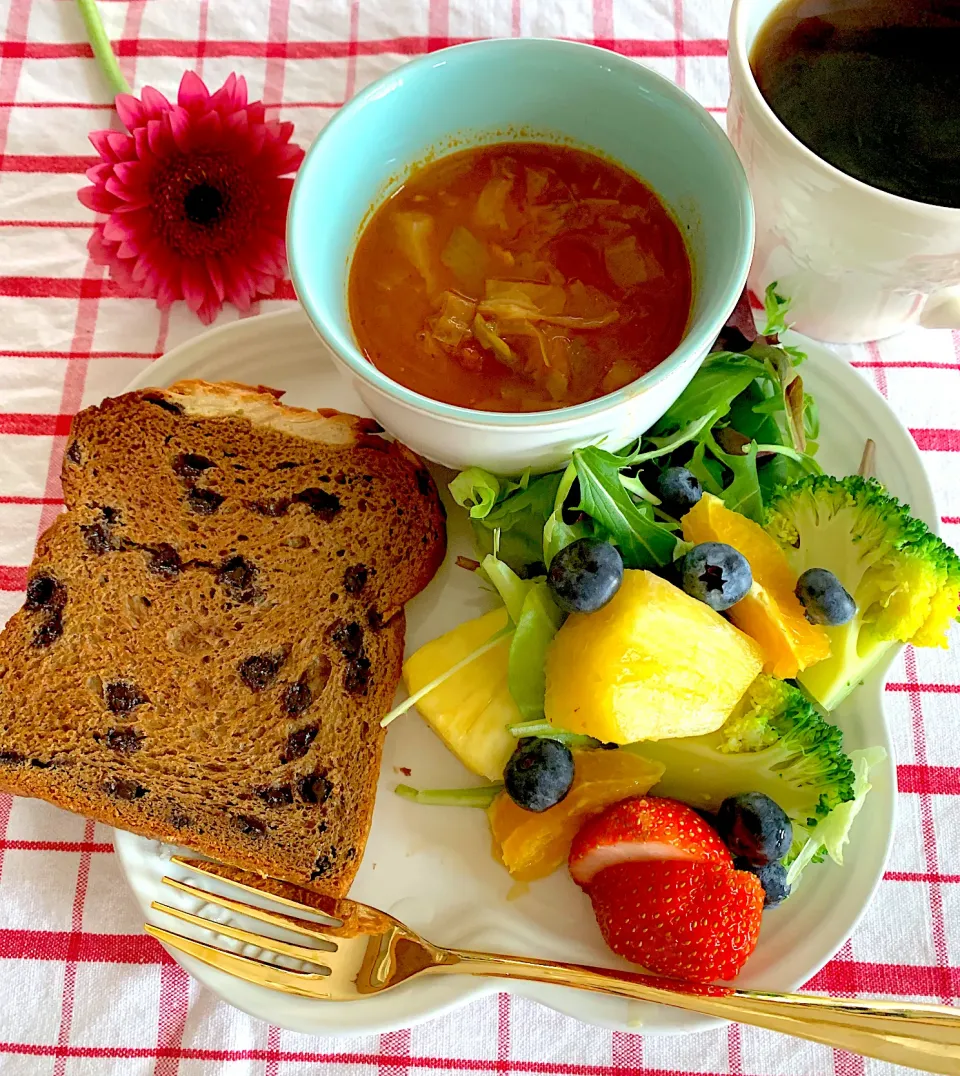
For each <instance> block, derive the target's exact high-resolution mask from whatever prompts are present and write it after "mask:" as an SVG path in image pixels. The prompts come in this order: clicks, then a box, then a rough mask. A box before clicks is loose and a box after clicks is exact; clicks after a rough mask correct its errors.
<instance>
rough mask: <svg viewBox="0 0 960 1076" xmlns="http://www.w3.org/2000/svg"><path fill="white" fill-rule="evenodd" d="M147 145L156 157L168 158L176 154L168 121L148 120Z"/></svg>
mask: <svg viewBox="0 0 960 1076" xmlns="http://www.w3.org/2000/svg"><path fill="white" fill-rule="evenodd" d="M147 144H148V145H149V146H150V149H151V150H152V151H153V153H154V154H156V156H157V157H161V158H163V157H170V156H172V155H173V154H174V153H175V152H176V149H177V147H176V145H175V144H174V141H173V136H172V135H171V134H170V121H169V119H159V120H150V122H149V123H148V124H147Z"/></svg>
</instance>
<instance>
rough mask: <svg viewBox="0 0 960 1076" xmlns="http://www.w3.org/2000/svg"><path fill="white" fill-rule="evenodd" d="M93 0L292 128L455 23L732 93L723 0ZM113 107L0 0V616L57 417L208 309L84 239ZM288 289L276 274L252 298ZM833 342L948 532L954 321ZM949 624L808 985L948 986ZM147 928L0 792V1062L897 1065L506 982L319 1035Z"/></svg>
mask: <svg viewBox="0 0 960 1076" xmlns="http://www.w3.org/2000/svg"><path fill="white" fill-rule="evenodd" d="M101 10H102V12H103V16H104V19H105V22H106V25H107V29H108V32H109V34H110V37H111V39H112V40H113V41H114V43H115V46H116V51H117V53H118V55H119V57H120V64H121V67H122V69H123V71H124V74H125V75H126V77H127V78H128V79H129V81H130V82H131V84H132V85H133V87H134V89H135V90H139V89H140V88H142V87H143V86H144V85H147V84H149V85H153V86H157V87H158V88H160V89H161V90H163V91H164V92H166V93H168V94H173V93H175V91H176V87H177V85H178V83H179V80H180V76H181V74H182V72H183V70H184V69H185V68H189V67H193V68H195V69H196V70H197V71H198V72H199V73H200V74H201V76H202V77H203V78H205V79H206V80H207V81H208V82H209V84H210V85H211V86H216V85H219V84H220V83H221V82H222V81H223V79H224V78H225V77H226V75H227V74H228V73H229V72H230V71H234V70H236V71H237V72H239V73H242V74H243V75H245V76H246V78H247V80H248V82H249V84H250V90H251V97H260V96H262V97H263V99H264V100H265V101H266V103H267V104H268V105H272V106H276V107H278V108H279V112H280V115H281V117H282V118H283V119H287V120H292V121H293V122H294V123H295V124H296V135H295V138H296V140H297V141H298V142H299V143H300V144H301V145H303V146H306V145H307V144H309V142H310V141H311V140H312V138H313V137H314V135H315V134H316V133H317V131H319V130H320V128H321V127H322V126H323V125H324V123H326V121H327V119H328V118H329V117H330V116H331V114H332V113H333V110H334V109H336V108H337V107H338V105H340V104H341V103H342V102H343V101H344V100H346V99H347V98H349V97H350V96H351V94H353V93H354V91H355V90H356V89H357V88H358V87H361V86H363V85H365V84H366V83H368V82H369V81H371V80H372V79H374V78H376V77H377V76H379V75H381V74H383V73H384V72H385V71H387V70H389V69H390V68H392V67H394V66H395V65H397V64H399V63H402V62H403V61H404V60H406V59H407V58H409V57H411V56H415V55H418V54H420V53H422V52H424V51H427V50H432V49H437V48H441V47H443V46H445V45H448V44H452V43H455V42H459V41H464V40H470V39H472V38H476V37H488V36H509V35H514V36H515V35H519V34H529V35H538V36H562V37H570V38H576V39H578V40H585V41H590V42H594V43H596V44H599V45H604V46H606V47H609V48H612V49H614V50H616V51H617V52H621V53H623V54H625V55H627V56H631V57H634V58H636V60H637V61H638V62H640V63H644V64H648V65H649V66H651V67H653V68H654V69H656V70H657V71H659V72H661V73H662V74H664V75H667V76H668V77H670V78H673V79H675V80H676V81H677V82H679V83H680V84H681V85H685V86H686V87H687V89H688V90H690V91H691V92H692V93H693V94H694V95H695V96H696V97H698V98H699V99H700V101H702V103H703V104H704V105H706V106H707V107H708V108H709V109H710V110H711V111H712V112H714V113H716V114H717V118H718V119H719V120H721V121H722V119H723V111H724V104H725V101H726V96H727V68H726V41H725V37H726V22H727V15H728V10H729V3H727V2H723V0H243V2H242V3H237V2H232V0H104V2H103V3H102V4H101ZM111 118H112V117H111V107H110V97H109V92H108V90H107V88H106V86H105V84H104V82H103V80H102V79H101V77H100V75H99V73H98V70H97V67H96V65H95V64H94V62H93V59H92V54H91V51H90V49H89V47H88V45H87V44H86V40H85V36H84V31H83V26H82V24H81V21H80V18H79V15H78V13H77V11H76V8H75V6H74V4H73V3H72V2H70V0H0V619H5V618H6V617H7V616H9V615H10V613H12V612H13V611H14V609H16V608H17V607H18V606H19V605H20V603H21V602H22V600H23V590H24V586H25V579H26V570H27V565H28V564H29V562H30V558H31V554H32V551H33V546H34V542H35V540H36V538H37V535H38V534H39V533H40V532H41V531H42V530H43V529H44V528H45V527H47V526H48V524H49V523H50V522H51V520H52V519H53V518H54V516H55V515H56V513H57V512H58V511H59V509H60V504H61V501H60V483H59V479H58V475H59V471H60V460H61V455H62V452H63V448H64V443H65V438H66V434H67V430H68V427H69V424H70V418H71V416H72V415H73V414H74V413H75V412H76V411H77V410H79V409H80V408H82V407H85V406H87V405H88V404H92V403H95V402H97V401H99V400H100V399H101V398H102V397H103V396H106V395H110V394H113V393H116V392H119V391H120V390H122V389H123V387H124V386H125V385H126V384H127V383H128V382H129V381H130V379H131V378H132V377H133V376H134V375H135V374H137V373H139V372H140V371H141V370H142V369H143V368H144V367H145V366H147V365H148V364H149V363H150V362H151V361H152V360H153V359H155V358H156V357H157V356H159V355H161V354H162V353H163V352H164V351H165V350H167V349H168V348H170V347H171V346H173V345H174V344H177V343H179V342H180V341H181V340H184V339H187V338H189V337H191V336H193V335H194V334H196V333H198V332H200V331H201V325H200V324H199V322H198V321H197V320H196V319H195V318H194V317H193V316H192V315H191V314H190V313H189V312H188V311H186V310H185V309H184V308H183V304H177V306H176V307H175V308H174V309H173V310H172V311H170V312H168V313H166V314H161V313H160V312H158V311H157V309H156V308H155V306H154V305H153V303H152V302H151V301H149V300H144V299H129V298H125V297H124V296H123V294H122V293H121V292H120V291H119V290H118V289H117V288H116V287H115V286H114V285H113V284H111V283H110V282H109V281H108V280H106V279H105V277H104V273H103V272H102V271H101V269H100V268H98V267H96V266H94V265H93V264H92V263H91V262H90V260H89V259H88V257H87V250H86V243H87V238H88V236H89V234H90V230H91V224H92V221H93V217H92V215H91V214H90V213H89V212H88V211H87V210H85V209H84V208H83V207H82V206H81V205H80V203H79V202H78V201H77V197H76V191H77V188H78V187H79V186H81V185H82V184H83V183H84V179H83V172H84V170H85V169H86V168H88V167H89V166H90V165H91V164H93V163H94V158H93V157H92V150H91V147H90V145H89V143H88V141H87V132H88V131H89V130H92V129H97V128H102V127H105V126H108V125H109V124H110V122H111ZM114 123H116V120H115V118H114ZM292 302H293V293H292V290H291V288H290V285H289V284H286V285H285V286H283V287H281V289H280V290H279V294H278V296H277V298H275V299H272V300H270V301H265V302H263V303H261V304H259V306H260V308H261V309H263V310H266V309H277V308H279V307H281V306H284V305H291V304H292ZM253 313H257V310H256V309H254V311H253ZM236 316H237V315H236V312H235V311H233V310H232V309H231V310H226V311H224V313H223V314H222V315H221V318H220V321H221V322H222V321H227V320H229V319H231V318H233V317H236ZM843 350H844V352H845V354H846V356H847V357H848V358H849V359H850V360H851V361H852V362H853V364H854V365H855V366H857V367H859V368H860V369H861V370H862V372H863V375H864V377H866V378H868V379H871V380H872V381H873V382H874V384H876V386H877V387H878V388H879V389H880V391H881V392H882V393H884V395H886V396H887V397H888V399H889V400H890V401H891V403H892V405H893V407H894V408H895V409H896V411H897V412H898V413H899V415H900V416H901V418H902V419H903V421H904V422H905V423H906V424H907V425H908V426H909V427H910V429H911V431H912V433H913V435H914V438H915V439H916V441H917V444H918V445H919V446H920V448H921V449H922V450H923V453H924V460H925V462H926V465H927V468H928V470H929V472H930V474H931V476H932V479H933V483H934V486H935V489H936V493H937V497H938V503H939V507H940V511H941V512H942V513H943V522H944V533H945V536H946V537H947V539H948V540H951V539H952V540H953V541H954V542H960V483H958V482H957V481H956V464H955V460H956V459H957V458H958V457H957V456H956V455H954V453H956V452H958V451H960V417H958V415H960V408H958V405H960V335H958V334H952V335H951V334H950V333H948V332H939V333H932V332H923V331H921V330H917V331H914V332H910V333H908V334H906V335H904V336H901V337H899V338H896V339H894V340H890V341H885V342H883V343H881V344H879V345H876V344H874V345H868V346H866V347H863V348H852V347H851V348H847V349H843ZM954 646H955V648H956V649H955V651H954V653H953V654H944V653H943V652H942V651H936V652H933V651H918V652H916V653H914V652H912V651H910V650H908V651H907V652H906V654H905V655H904V656H903V658H902V659H901V660H900V662H899V664H898V666H897V668H896V669H895V670H894V672H893V675H892V677H891V682H890V683H889V684H888V686H887V691H888V706H889V714H890V717H891V719H892V725H893V729H892V731H893V737H894V742H895V746H896V750H897V758H898V778H899V788H900V797H899V804H898V808H899V827H898V833H897V838H896V841H895V844H894V848H893V854H892V858H891V862H890V864H889V870H888V871H887V874H886V877H885V880H884V882H883V884H882V886H881V888H880V892H879V895H878V896H877V898H876V900H875V901H874V903H873V905H872V906H871V908H870V909H869V911H868V912H867V915H866V918H865V919H864V921H863V923H862V925H861V926H860V928H859V930H858V931H857V933H856V935H855V936H854V937H853V938H852V939H851V940H850V941H849V942H847V944H846V945H845V946H844V947H843V949H842V950H841V951H840V953H839V954H838V956H837V958H836V959H835V960H833V961H832V962H831V963H830V964H829V965H828V966H827V967H826V968H825V969H824V970H823V971H822V972H821V973H820V974H819V975H817V976H816V977H815V978H814V980H813V981H812V982H811V983H810V984H809V985H810V987H811V989H815V990H821V991H828V992H830V993H835V994H837V995H851V994H858V993H862V994H874V995H881V996H883V995H887V996H891V995H893V996H903V997H909V998H915V999H918V1000H921V999H922V1000H938V1001H943V1002H948V1003H949V1002H951V1001H954V1002H956V1001H957V1000H958V999H960V736H958V734H957V725H958V722H957V717H958V715H960V698H958V696H960V638H957V639H955V641H954ZM141 926H142V922H141V917H140V915H139V913H138V912H137V910H136V908H135V906H134V903H133V900H132V899H131V897H130V895H129V893H128V892H127V889H126V886H125V884H124V882H123V880H122V878H121V875H120V871H119V869H118V867H117V863H116V858H115V856H114V854H113V846H112V844H111V841H110V833H109V831H108V830H107V829H105V828H102V827H100V826H97V825H94V824H93V823H92V822H85V821H84V820H83V819H81V818H77V817H74V816H73V815H69V814H65V813H63V812H60V811H57V810H55V809H54V808H52V807H49V806H46V805H45V804H41V803H36V802H33V801H28V800H22V799H18V800H15V801H11V799H10V798H9V797H6V796H0V1074H2V1076H14V1074H16V1076H41V1074H42V1076H48V1074H53V1076H214V1074H218V1076H219V1074H223V1076H227V1074H229V1076H301V1074H302V1076H306V1074H308V1073H309V1074H310V1076H333V1074H335V1073H336V1074H354V1073H357V1074H365V1073H369V1074H371V1076H373V1074H376V1073H380V1074H389V1076H407V1074H409V1076H425V1074H427V1073H435V1072H441V1073H466V1072H476V1073H500V1074H520V1073H533V1074H548V1073H549V1074H557V1076H566V1074H569V1076H574V1074H582V1076H614V1074H621V1073H648V1072H649V1073H656V1074H663V1076H665V1074H667V1073H669V1074H671V1076H672V1074H684V1073H693V1072H697V1073H717V1074H720V1073H729V1074H738V1076H739V1074H751V1076H775V1074H784V1076H786V1074H791V1076H793V1074H796V1076H800V1074H802V1076H828V1074H829V1076H832V1074H836V1076H857V1074H860V1073H870V1074H880V1073H886V1072H887V1071H888V1070H890V1071H891V1072H892V1071H893V1066H886V1065H883V1064H880V1063H877V1062H871V1061H867V1062H864V1061H862V1060H861V1059H859V1058H855V1057H852V1056H851V1055H848V1054H841V1053H837V1052H834V1051H831V1050H829V1049H827V1048H825V1047H821V1046H816V1045H806V1044H802V1043H798V1042H797V1041H795V1040H788V1039H785V1038H782V1037H777V1036H774V1035H771V1034H766V1033H763V1032H759V1031H755V1030H752V1029H749V1028H742V1027H736V1026H733V1027H730V1028H728V1029H726V1030H723V1031H716V1032H708V1033H705V1034H702V1035H694V1036H687V1037H680V1038H647V1039H643V1038H641V1037H639V1036H633V1035H626V1034H618V1033H614V1034H611V1033H610V1032H607V1031H602V1030H599V1029H596V1028H592V1027H587V1026H584V1025H581V1024H578V1023H576V1022H574V1021H572V1020H569V1019H566V1018H564V1017H561V1016H559V1015H557V1014H555V1013H553V1012H551V1011H549V1010H547V1009H541V1008H539V1007H537V1006H534V1005H533V1004H531V1003H528V1002H526V1001H522V1000H516V999H510V998H508V997H507V996H506V995H501V996H500V997H499V999H498V998H496V997H490V998H488V999H486V1000H484V1001H481V1002H478V1003H476V1004H474V1005H472V1006H470V1007H469V1008H467V1009H464V1010H461V1011H460V1012H458V1013H456V1014H454V1015H452V1016H449V1017H447V1018H446V1019H443V1020H438V1021H435V1022H432V1023H428V1024H425V1025H423V1026H420V1027H418V1028H415V1029H413V1030H410V1031H399V1032H395V1033H392V1034H387V1035H382V1036H379V1037H376V1036H374V1037H369V1038H357V1039H344V1040H338V1041H320V1040H317V1039H312V1038H310V1037H307V1036H303V1035H295V1034H291V1033H288V1032H286V1031H281V1030H279V1029H278V1028H276V1027H268V1026H267V1025H265V1024H263V1023H260V1022H258V1021H256V1020H253V1019H251V1018H250V1017H247V1016H245V1015H244V1014H242V1013H240V1012H238V1011H236V1010H235V1009H232V1008H230V1007H229V1006H227V1005H225V1004H223V1003H222V1002H220V1001H218V1000H217V998H216V997H215V996H214V995H213V994H211V993H210V992H209V991H206V990H201V989H199V988H198V987H197V985H196V984H195V983H193V982H191V981H190V980H189V978H188V977H187V975H186V974H185V973H184V972H182V971H181V970H180V969H179V968H178V967H177V966H176V965H175V964H174V963H172V961H170V959H169V958H167V957H166V956H165V954H164V953H163V951H162V950H161V949H160V947H159V945H157V944H156V943H155V942H154V941H153V940H151V939H150V938H148V937H146V936H145V935H144V934H143V932H142V930H141Z"/></svg>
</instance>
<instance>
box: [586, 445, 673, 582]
mask: <svg viewBox="0 0 960 1076" xmlns="http://www.w3.org/2000/svg"><path fill="white" fill-rule="evenodd" d="M573 465H574V467H575V468H576V471H577V478H578V480H579V482H580V510H581V511H582V512H586V514H587V515H588V516H590V517H591V518H592V519H593V520H594V521H595V522H596V523H597V524H598V526H599V528H600V530H601V531H602V532H605V534H606V535H608V536H609V537H610V539H611V541H613V542H614V544H615V545H616V546H617V548H618V549H619V550H620V555H621V556H622V557H623V563H624V566H625V567H627V568H663V567H665V566H666V565H667V564H670V563H671V562H672V560H673V557H674V552H675V550H676V548H677V538H676V535H675V534H673V533H672V532H671V531H670V530H669V528H667V527H666V526H665V525H664V524H662V523H657V522H656V520H655V519H654V518H653V511H652V508H651V506H650V505H649V504H640V505H638V504H636V503H635V502H634V500H633V498H632V497H631V496H630V494H629V493H628V492H627V490H626V489H624V487H623V484H622V483H621V481H620V471H621V468H622V467H623V465H624V461H623V457H621V456H615V455H614V454H613V453H612V452H605V451H604V450H603V449H601V448H596V447H590V448H581V449H577V450H576V451H575V452H574V453H573Z"/></svg>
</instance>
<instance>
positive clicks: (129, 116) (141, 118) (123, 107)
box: [113, 93, 146, 131]
mask: <svg viewBox="0 0 960 1076" xmlns="http://www.w3.org/2000/svg"><path fill="white" fill-rule="evenodd" d="M113 103H114V106H115V107H116V109H117V115H118V116H119V117H120V122H121V123H122V124H123V125H124V127H126V129H127V130H128V131H132V130H133V129H134V128H135V127H140V126H141V125H142V124H143V123H144V122H145V120H146V113H145V112H144V110H143V105H142V104H141V103H140V101H139V100H137V98H136V97H134V96H133V94H132V93H118V94H117V96H116V99H115V100H114V102H113Z"/></svg>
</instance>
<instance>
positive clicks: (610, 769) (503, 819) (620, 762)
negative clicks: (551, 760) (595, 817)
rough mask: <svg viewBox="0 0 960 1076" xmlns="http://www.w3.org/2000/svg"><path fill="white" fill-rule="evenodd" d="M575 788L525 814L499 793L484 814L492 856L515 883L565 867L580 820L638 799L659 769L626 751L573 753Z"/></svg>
mask: <svg viewBox="0 0 960 1076" xmlns="http://www.w3.org/2000/svg"><path fill="white" fill-rule="evenodd" d="M573 758H574V764H575V771H574V772H575V776H574V779H573V787H572V788H571V789H570V791H569V792H568V793H567V795H566V798H565V799H563V800H561V802H560V803H558V804H557V805H556V807H551V808H550V809H549V810H547V811H543V812H542V813H540V814H534V813H533V812H532V811H525V810H524V809H523V808H522V807H518V806H517V805H516V804H515V803H514V802H513V800H512V799H510V797H509V796H508V795H507V794H506V793H505V792H501V793H500V795H499V796H497V798H496V799H495V800H494V801H493V803H492V804H491V805H490V807H489V808H488V809H487V817H488V818H489V820H490V830H491V832H492V834H493V851H494V856H495V857H496V858H497V859H499V860H500V861H501V863H503V865H504V866H505V867H506V868H507V870H508V871H509V872H510V873H511V874H512V875H513V877H514V878H516V879H518V880H519V881H523V882H532V881H534V880H535V879H537V878H545V877H546V876H547V875H548V874H551V873H552V872H553V871H555V870H556V869H557V867H559V866H561V865H562V864H564V863H565V862H566V860H567V856H568V855H569V854H570V844H571V842H572V841H573V838H574V837H575V836H576V835H577V830H579V828H580V826H581V825H582V824H583V821H584V819H585V818H586V817H587V816H589V815H592V814H596V813H597V812H598V811H602V810H603V808H604V807H608V806H609V805H610V804H611V803H618V802H619V801H620V800H624V799H628V798H629V797H630V796H642V795H644V794H645V793H646V792H648V791H649V790H650V789H651V788H653V786H654V785H655V784H656V783H657V781H659V780H660V777H661V776H662V774H663V766H661V765H660V763H659V762H651V761H650V760H649V759H646V758H642V757H641V756H640V755H635V754H633V753H632V752H630V751H603V750H596V751H574V752H573Z"/></svg>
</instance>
